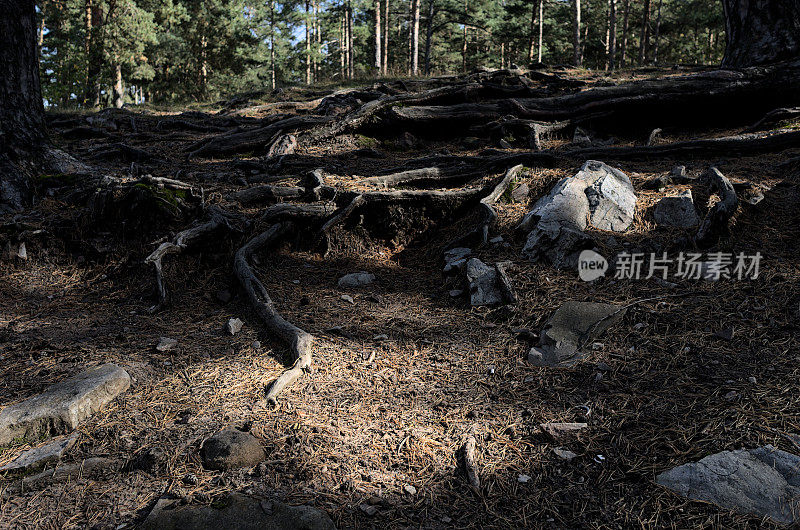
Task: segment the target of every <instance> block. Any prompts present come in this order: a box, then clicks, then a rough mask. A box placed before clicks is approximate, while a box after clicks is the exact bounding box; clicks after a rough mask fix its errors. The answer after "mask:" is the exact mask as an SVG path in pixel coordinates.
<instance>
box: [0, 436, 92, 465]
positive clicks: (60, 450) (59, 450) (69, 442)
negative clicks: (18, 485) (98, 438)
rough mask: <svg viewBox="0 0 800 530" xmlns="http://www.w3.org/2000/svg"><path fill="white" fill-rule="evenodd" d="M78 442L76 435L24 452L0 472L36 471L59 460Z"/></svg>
mask: <svg viewBox="0 0 800 530" xmlns="http://www.w3.org/2000/svg"><path fill="white" fill-rule="evenodd" d="M77 440H78V433H72V434H71V435H69V436H66V437H64V438H61V439H59V440H54V441H52V442H50V443H47V444H45V445H43V446H41V447H35V448H33V449H29V450H28V451H25V452H24V453H22V454H21V455H20V456H18V457H17V458H16V459H14V460H13V461H12V462H9V463H8V464H6V465H4V466H3V467H0V472H14V473H16V472H22V471H24V472H28V471H33V470H36V469H38V468H40V467H42V466H43V465H45V464H47V463H49V462H52V461H54V460H60V459H61V457H62V456H64V453H66V452H67V451H69V450H70V449H71V448H72V446H73V445H75V442H76V441H77Z"/></svg>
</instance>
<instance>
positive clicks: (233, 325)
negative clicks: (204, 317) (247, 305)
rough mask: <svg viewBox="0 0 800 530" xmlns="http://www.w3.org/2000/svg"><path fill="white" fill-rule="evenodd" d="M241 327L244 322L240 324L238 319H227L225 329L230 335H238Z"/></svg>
mask: <svg viewBox="0 0 800 530" xmlns="http://www.w3.org/2000/svg"><path fill="white" fill-rule="evenodd" d="M243 325H244V322H242V321H241V320H240V319H238V318H229V319H228V323H227V324H226V325H225V329H226V330H227V331H228V333H230V334H231V335H236V334H237V333H239V332H240V331H241V330H242V326H243Z"/></svg>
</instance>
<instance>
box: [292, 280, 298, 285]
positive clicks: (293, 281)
mask: <svg viewBox="0 0 800 530" xmlns="http://www.w3.org/2000/svg"><path fill="white" fill-rule="evenodd" d="M292 283H293V284H295V285H299V284H300V280H292Z"/></svg>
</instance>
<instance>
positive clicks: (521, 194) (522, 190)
mask: <svg viewBox="0 0 800 530" xmlns="http://www.w3.org/2000/svg"><path fill="white" fill-rule="evenodd" d="M530 192H531V189H530V188H529V187H528V185H527V184H525V183H524V182H523V183H522V184H518V185H517V186H515V187H514V189H513V190H511V200H512V201H514V202H525V201H527V200H528V195H529V194H530Z"/></svg>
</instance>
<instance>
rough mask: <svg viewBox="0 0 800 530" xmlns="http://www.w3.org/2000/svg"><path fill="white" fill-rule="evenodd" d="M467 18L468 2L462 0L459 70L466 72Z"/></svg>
mask: <svg viewBox="0 0 800 530" xmlns="http://www.w3.org/2000/svg"><path fill="white" fill-rule="evenodd" d="M468 17H469V0H464V35H463V40H462V43H461V70H463V71H464V72H466V71H467V18H468Z"/></svg>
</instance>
